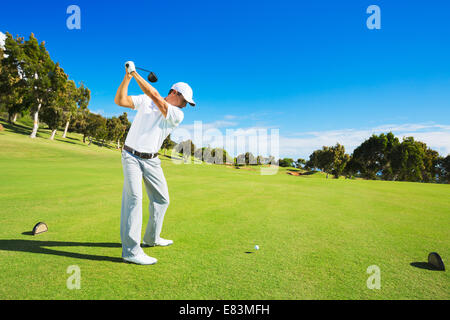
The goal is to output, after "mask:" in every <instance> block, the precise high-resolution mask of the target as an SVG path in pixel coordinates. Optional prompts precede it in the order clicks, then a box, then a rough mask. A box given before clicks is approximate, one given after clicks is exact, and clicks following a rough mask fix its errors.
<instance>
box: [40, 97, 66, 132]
mask: <svg viewBox="0 0 450 320" xmlns="http://www.w3.org/2000/svg"><path fill="white" fill-rule="evenodd" d="M41 119H42V121H44V122H45V123H46V124H47V125H48V127H49V128H50V130H51V131H52V134H51V136H50V140H54V138H55V134H56V130H57V129H58V128H59V127H60V126H61V125H62V124H63V121H64V114H63V110H62V109H61V108H59V107H58V106H56V105H51V106H47V107H45V108H43V109H42V111H41Z"/></svg>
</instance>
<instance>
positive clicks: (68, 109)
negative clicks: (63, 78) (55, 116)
mask: <svg viewBox="0 0 450 320" xmlns="http://www.w3.org/2000/svg"><path fill="white" fill-rule="evenodd" d="M77 100H78V89H77V86H76V85H75V82H73V80H69V81H67V82H66V84H65V88H64V99H63V101H61V102H62V110H63V114H64V120H65V122H66V126H65V128H64V133H63V135H62V137H63V138H66V136H67V131H68V130H69V125H70V120H71V119H72V117H74V116H75V114H76V112H77Z"/></svg>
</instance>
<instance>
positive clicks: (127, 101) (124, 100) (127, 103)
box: [114, 73, 134, 109]
mask: <svg viewBox="0 0 450 320" xmlns="http://www.w3.org/2000/svg"><path fill="white" fill-rule="evenodd" d="M131 78H133V77H132V76H131V75H130V74H128V73H126V74H125V78H123V81H122V83H121V84H120V86H119V89H117V93H116V97H115V98H114V102H115V104H117V105H118V106H121V107H125V108H130V109H134V104H133V99H131V97H130V96H129V95H128V85H129V84H130V81H131Z"/></svg>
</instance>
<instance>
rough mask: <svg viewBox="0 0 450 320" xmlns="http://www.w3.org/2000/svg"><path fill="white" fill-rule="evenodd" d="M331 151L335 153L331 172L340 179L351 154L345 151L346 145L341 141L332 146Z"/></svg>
mask: <svg viewBox="0 0 450 320" xmlns="http://www.w3.org/2000/svg"><path fill="white" fill-rule="evenodd" d="M330 151H331V153H332V154H333V160H332V169H331V173H332V174H333V175H334V177H335V178H336V179H339V176H341V175H342V173H343V172H344V169H345V166H346V165H347V163H348V161H349V160H350V156H349V155H348V154H346V153H345V148H344V146H343V145H341V144H339V143H337V144H336V145H335V146H334V147H331V148H330Z"/></svg>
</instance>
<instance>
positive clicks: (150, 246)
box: [142, 243, 173, 248]
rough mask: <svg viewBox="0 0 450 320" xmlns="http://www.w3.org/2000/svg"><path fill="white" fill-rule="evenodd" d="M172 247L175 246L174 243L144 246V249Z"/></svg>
mask: <svg viewBox="0 0 450 320" xmlns="http://www.w3.org/2000/svg"><path fill="white" fill-rule="evenodd" d="M171 245H173V243H170V244H166V245H164V246H163V245H160V244H152V245H150V244H142V247H143V248H152V247H168V246H171Z"/></svg>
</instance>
